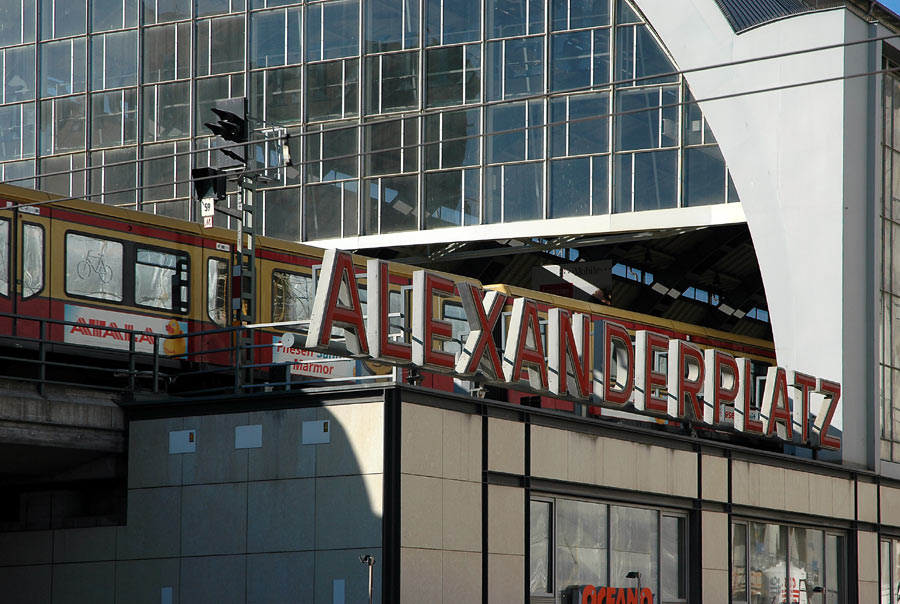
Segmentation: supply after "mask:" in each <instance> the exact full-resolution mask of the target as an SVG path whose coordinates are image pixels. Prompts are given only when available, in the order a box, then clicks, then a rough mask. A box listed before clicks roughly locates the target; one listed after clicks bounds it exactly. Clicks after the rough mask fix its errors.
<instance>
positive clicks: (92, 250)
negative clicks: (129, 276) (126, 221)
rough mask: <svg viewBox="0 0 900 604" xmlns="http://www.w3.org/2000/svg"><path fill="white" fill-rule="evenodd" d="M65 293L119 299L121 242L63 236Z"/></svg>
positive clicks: (120, 291) (120, 289)
mask: <svg viewBox="0 0 900 604" xmlns="http://www.w3.org/2000/svg"><path fill="white" fill-rule="evenodd" d="M66 293H68V294H71V295H76V296H87V297H89V298H99V299H101V300H113V301H115V302H121V301H122V244H121V243H117V242H115V241H107V240H105V239H95V238H94V237H86V236H84V235H76V234H75V233H68V234H67V235H66Z"/></svg>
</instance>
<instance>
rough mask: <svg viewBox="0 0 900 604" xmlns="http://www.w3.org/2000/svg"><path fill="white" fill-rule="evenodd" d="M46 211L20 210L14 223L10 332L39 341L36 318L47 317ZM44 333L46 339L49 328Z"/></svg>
mask: <svg viewBox="0 0 900 604" xmlns="http://www.w3.org/2000/svg"><path fill="white" fill-rule="evenodd" d="M49 212H50V209H49V208H20V210H19V212H18V213H17V216H16V220H15V222H16V224H15V230H16V237H15V249H16V254H15V255H14V262H13V267H14V277H15V281H14V283H15V285H14V288H13V290H14V292H15V299H14V304H13V306H14V312H15V314H16V318H15V320H14V325H13V333H14V335H16V336H19V337H25V338H35V339H36V338H39V337H40V336H41V322H40V321H39V320H38V319H41V318H49V317H50V275H49V271H50V263H49V262H47V259H48V246H49V242H50V232H49V229H50V220H49V216H48V214H49ZM45 330H46V331H45V332H44V337H45V338H49V337H50V326H49V325H47V326H46V327H45Z"/></svg>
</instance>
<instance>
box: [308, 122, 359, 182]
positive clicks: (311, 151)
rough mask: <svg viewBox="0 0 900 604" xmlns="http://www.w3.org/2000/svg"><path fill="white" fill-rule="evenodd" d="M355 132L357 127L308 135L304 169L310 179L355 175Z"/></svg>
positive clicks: (356, 140)
mask: <svg viewBox="0 0 900 604" xmlns="http://www.w3.org/2000/svg"><path fill="white" fill-rule="evenodd" d="M358 135H359V130H358V129H357V128H356V127H345V128H335V129H334V130H325V131H322V132H316V133H313V134H309V135H307V137H306V154H307V157H306V158H307V164H306V172H307V177H308V178H309V180H311V181H312V182H317V181H330V180H343V179H346V178H353V177H355V176H357V175H358V174H357V172H358V170H357V152H358V138H357V137H358Z"/></svg>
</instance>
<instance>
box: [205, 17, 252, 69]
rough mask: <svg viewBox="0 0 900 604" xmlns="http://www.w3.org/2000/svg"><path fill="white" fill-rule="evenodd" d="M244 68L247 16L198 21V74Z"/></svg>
mask: <svg viewBox="0 0 900 604" xmlns="http://www.w3.org/2000/svg"><path fill="white" fill-rule="evenodd" d="M243 68H244V18H243V17H241V16H235V17H221V18H218V19H207V20H203V21H198V22H197V74H198V75H201V76H204V75H213V74H217V73H227V72H230V71H240V70H242V69H243Z"/></svg>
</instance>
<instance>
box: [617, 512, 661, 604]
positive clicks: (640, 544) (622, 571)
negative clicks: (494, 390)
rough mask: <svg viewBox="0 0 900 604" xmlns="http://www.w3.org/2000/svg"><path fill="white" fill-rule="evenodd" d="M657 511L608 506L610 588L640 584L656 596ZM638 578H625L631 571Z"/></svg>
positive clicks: (657, 591)
mask: <svg viewBox="0 0 900 604" xmlns="http://www.w3.org/2000/svg"><path fill="white" fill-rule="evenodd" d="M658 555H659V513H658V512H657V511H656V510H644V509H640V508H626V507H619V506H610V516H609V583H608V585H610V586H612V587H637V586H638V585H637V582H638V581H640V583H641V586H642V587H647V588H649V589H650V591H652V592H653V599H654V601H655V600H656V599H657V598H659V576H658V573H659V567H658V565H657V563H656V561H657V559H658V558H657V556H658ZM635 571H636V572H638V573H640V577H639V578H634V579H632V578H628V577H627V576H626V575H628V574H629V573H632V572H635Z"/></svg>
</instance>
